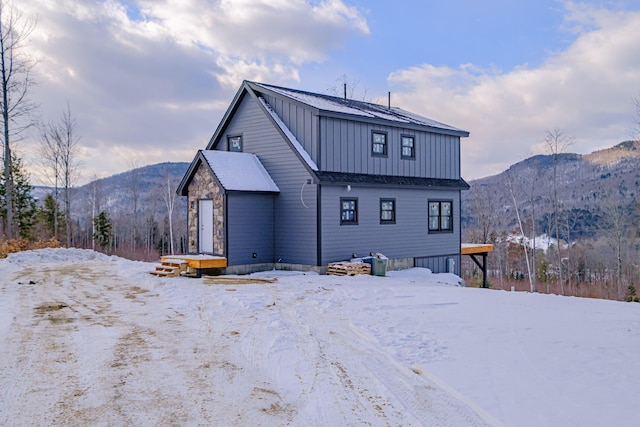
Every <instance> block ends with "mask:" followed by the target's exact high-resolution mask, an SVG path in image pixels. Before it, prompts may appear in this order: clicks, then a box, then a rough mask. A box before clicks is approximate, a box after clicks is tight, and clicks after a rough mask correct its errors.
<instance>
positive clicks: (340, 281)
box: [0, 249, 640, 426]
mask: <svg viewBox="0 0 640 427" xmlns="http://www.w3.org/2000/svg"><path fill="white" fill-rule="evenodd" d="M152 269H153V264H149V263H142V262H133V261H128V260H124V259H121V258H117V257H112V256H106V255H102V254H98V253H95V252H92V251H89V250H79V249H43V250H39V251H29V252H22V253H19V254H12V255H10V256H9V257H8V258H7V259H5V260H0V273H1V274H0V366H2V369H1V370H0V425H3V426H22V425H99V426H101V425H104V426H106V425H141V426H146V425H221V426H222V425H224V426H227V425H292V426H326V425H374V426H386V425H403V426H419V425H426V426H474V425H478V426H480V425H509V426H511V425H513V426H540V425H562V426H601V425H633V424H635V423H636V420H637V410H636V406H635V405H636V400H637V396H636V393H637V390H638V384H640V359H639V358H638V357H637V354H638V352H639V351H640V304H634V303H622V302H615V301H605V300H594V299H581V298H574V297H561V296H555V295H543V294H530V293H520V292H506V291H496V290H487V289H477V288H465V287H460V286H459V284H460V282H461V281H460V278H459V277H457V276H455V275H453V274H433V273H431V272H430V271H429V270H427V269H419V268H414V269H410V270H403V271H391V272H388V273H387V277H376V276H353V277H337V276H323V275H318V274H315V273H300V272H281V271H266V272H261V273H257V274H254V275H252V276H249V278H250V277H261V278H267V277H268V278H275V279H277V280H276V281H275V282H274V283H267V284H265V283H261V284H235V285H229V284H218V283H216V281H215V279H212V278H208V277H203V278H201V279H190V278H158V277H154V276H151V275H149V274H148V273H147V272H148V271H150V270H152ZM244 278H247V276H244Z"/></svg>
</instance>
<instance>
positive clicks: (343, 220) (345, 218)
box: [340, 198, 358, 225]
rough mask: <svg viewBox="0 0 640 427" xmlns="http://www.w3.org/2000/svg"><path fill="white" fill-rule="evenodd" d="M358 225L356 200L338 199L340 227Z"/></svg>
mask: <svg viewBox="0 0 640 427" xmlns="http://www.w3.org/2000/svg"><path fill="white" fill-rule="evenodd" d="M357 223H358V199H345V198H341V199H340V225H348V224H357Z"/></svg>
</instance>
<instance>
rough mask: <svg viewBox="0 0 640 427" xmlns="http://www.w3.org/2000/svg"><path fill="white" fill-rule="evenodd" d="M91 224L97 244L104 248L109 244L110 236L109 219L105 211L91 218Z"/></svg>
mask: <svg viewBox="0 0 640 427" xmlns="http://www.w3.org/2000/svg"><path fill="white" fill-rule="evenodd" d="M93 225H94V230H95V232H94V233H93V238H94V239H95V240H97V241H98V244H99V245H100V247H101V248H102V249H103V250H104V249H105V248H106V247H107V246H108V245H109V240H110V238H111V227H112V225H111V219H110V218H109V215H107V213H106V212H105V211H102V212H100V215H98V216H97V217H95V218H94V219H93Z"/></svg>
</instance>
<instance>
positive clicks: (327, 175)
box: [315, 172, 469, 190]
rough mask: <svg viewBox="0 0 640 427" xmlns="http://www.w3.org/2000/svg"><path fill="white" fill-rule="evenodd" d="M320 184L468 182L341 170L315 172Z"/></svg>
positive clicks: (441, 185)
mask: <svg viewBox="0 0 640 427" xmlns="http://www.w3.org/2000/svg"><path fill="white" fill-rule="evenodd" d="M315 174H316V176H317V177H318V180H319V181H320V183H321V184H345V185H346V184H354V185H358V184H362V185H367V184H370V185H389V186H402V187H421V188H432V189H447V190H468V189H469V184H467V182H466V181H465V180H464V179H462V178H460V179H442V178H419V177H410V176H387V175H367V174H360V173H343V172H316V173H315Z"/></svg>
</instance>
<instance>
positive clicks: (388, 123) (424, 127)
mask: <svg viewBox="0 0 640 427" xmlns="http://www.w3.org/2000/svg"><path fill="white" fill-rule="evenodd" d="M318 115H319V116H320V117H329V118H334V119H343V120H345V119H346V120H355V121H359V122H365V123H372V124H377V125H382V126H390V127H395V128H400V127H401V128H405V129H415V130H420V131H426V132H431V133H439V134H443V135H453V136H459V137H461V138H468V137H469V132H467V131H465V130H462V129H459V130H454V129H445V128H439V127H436V126H427V125H420V124H417V123H409V122H400V121H394V120H387V119H382V118H380V117H367V116H360V115H357V114H348V113H339V112H337V111H327V110H318Z"/></svg>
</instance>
